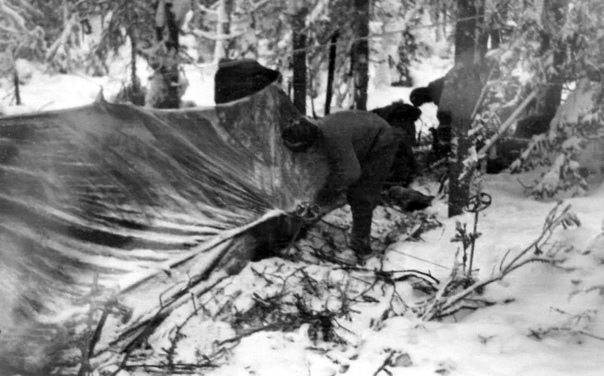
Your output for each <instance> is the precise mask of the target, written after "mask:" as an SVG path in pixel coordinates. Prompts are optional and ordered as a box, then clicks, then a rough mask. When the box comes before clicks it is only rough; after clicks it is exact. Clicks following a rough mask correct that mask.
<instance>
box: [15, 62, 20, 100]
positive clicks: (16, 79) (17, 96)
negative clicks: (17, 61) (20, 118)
mask: <svg viewBox="0 0 604 376" xmlns="http://www.w3.org/2000/svg"><path fill="white" fill-rule="evenodd" d="M13 85H14V86H15V104H16V105H17V106H20V105H21V90H20V86H19V72H18V71H17V67H16V66H15V67H14V69H13Z"/></svg>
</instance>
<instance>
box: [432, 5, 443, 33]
mask: <svg viewBox="0 0 604 376" xmlns="http://www.w3.org/2000/svg"><path fill="white" fill-rule="evenodd" d="M440 7H441V6H440V1H439V0H436V1H435V2H434V4H432V9H433V12H434V14H433V16H432V21H433V22H434V25H436V27H435V28H434V32H435V35H434V37H435V40H436V41H437V42H440V40H441V39H442V37H443V36H442V30H441V26H440Z"/></svg>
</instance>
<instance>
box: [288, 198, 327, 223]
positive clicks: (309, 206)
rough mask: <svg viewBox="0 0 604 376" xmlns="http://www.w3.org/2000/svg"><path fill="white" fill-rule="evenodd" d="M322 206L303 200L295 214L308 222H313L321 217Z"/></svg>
mask: <svg viewBox="0 0 604 376" xmlns="http://www.w3.org/2000/svg"><path fill="white" fill-rule="evenodd" d="M320 213H321V208H320V207H319V205H317V204H313V203H310V202H303V203H300V204H298V206H297V207H296V210H294V214H295V215H296V216H297V217H298V218H301V219H303V220H304V221H306V222H313V221H315V220H317V219H318V218H319V217H320Z"/></svg>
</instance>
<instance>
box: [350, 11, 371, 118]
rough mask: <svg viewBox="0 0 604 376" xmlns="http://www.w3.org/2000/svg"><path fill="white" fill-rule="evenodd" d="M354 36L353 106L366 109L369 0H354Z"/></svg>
mask: <svg viewBox="0 0 604 376" xmlns="http://www.w3.org/2000/svg"><path fill="white" fill-rule="evenodd" d="M354 9H355V17H356V19H355V26H356V27H355V29H356V30H355V37H356V41H355V42H354V44H353V45H352V60H353V64H352V68H353V73H352V74H353V77H354V107H355V108H356V109H357V110H367V86H368V84H369V0H354Z"/></svg>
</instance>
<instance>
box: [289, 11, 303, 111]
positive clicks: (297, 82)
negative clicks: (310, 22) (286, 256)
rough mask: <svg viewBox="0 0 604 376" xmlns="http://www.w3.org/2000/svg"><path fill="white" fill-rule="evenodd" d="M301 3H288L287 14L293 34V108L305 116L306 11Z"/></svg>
mask: <svg viewBox="0 0 604 376" xmlns="http://www.w3.org/2000/svg"><path fill="white" fill-rule="evenodd" d="M302 4H303V2H301V1H298V0H290V1H289V12H290V16H291V23H292V33H293V38H292V39H293V50H294V51H293V56H292V63H293V91H294V98H293V102H294V106H296V108H297V109H298V110H299V111H300V112H301V113H302V114H306V34H305V33H304V21H305V17H306V14H307V9H306V8H305V7H303V6H302Z"/></svg>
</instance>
